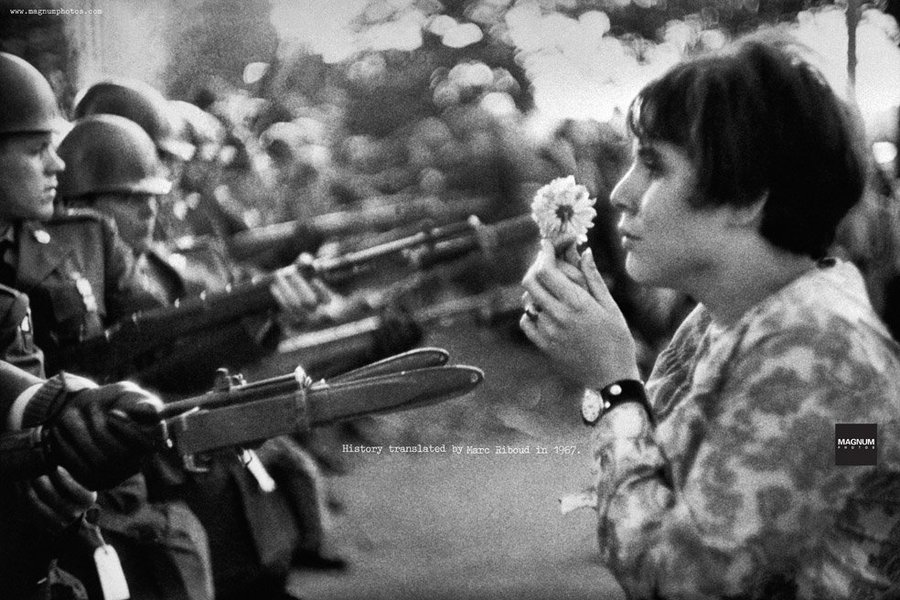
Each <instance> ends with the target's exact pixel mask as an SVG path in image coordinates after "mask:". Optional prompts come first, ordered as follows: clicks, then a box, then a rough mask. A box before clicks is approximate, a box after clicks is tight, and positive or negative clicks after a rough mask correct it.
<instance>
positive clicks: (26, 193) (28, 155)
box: [0, 133, 65, 221]
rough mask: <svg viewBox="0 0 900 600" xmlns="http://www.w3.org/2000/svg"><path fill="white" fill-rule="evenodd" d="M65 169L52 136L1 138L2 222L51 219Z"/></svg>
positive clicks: (0, 207)
mask: <svg viewBox="0 0 900 600" xmlns="http://www.w3.org/2000/svg"><path fill="white" fill-rule="evenodd" d="M64 168H65V163H64V162H63V161H62V159H61V158H60V157H59V155H58V154H56V147H55V144H54V141H53V137H52V135H51V134H49V133H25V134H14V135H9V136H0V219H3V220H5V221H20V220H28V219H37V220H46V219H49V218H50V217H51V216H52V215H53V200H54V198H56V176H57V175H58V174H59V173H61V172H62V170H63V169H64Z"/></svg>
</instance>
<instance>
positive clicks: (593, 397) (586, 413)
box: [581, 390, 603, 423]
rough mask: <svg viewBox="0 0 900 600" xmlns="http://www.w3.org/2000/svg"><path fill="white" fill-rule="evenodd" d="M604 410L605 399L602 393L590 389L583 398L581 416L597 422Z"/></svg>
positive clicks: (587, 420)
mask: <svg viewBox="0 0 900 600" xmlns="http://www.w3.org/2000/svg"><path fill="white" fill-rule="evenodd" d="M602 410H603V399H602V398H601V397H600V394H598V393H596V392H594V391H591V390H588V391H587V392H585V394H584V398H582V400H581V418H583V419H584V420H585V421H586V422H588V423H596V422H597V420H598V419H599V418H600V413H601V412H602Z"/></svg>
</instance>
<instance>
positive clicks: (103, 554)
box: [94, 544, 131, 600]
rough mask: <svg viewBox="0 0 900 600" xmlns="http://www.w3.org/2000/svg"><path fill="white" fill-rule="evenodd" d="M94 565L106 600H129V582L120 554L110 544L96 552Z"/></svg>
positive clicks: (99, 547) (100, 547)
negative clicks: (120, 560)
mask: <svg viewBox="0 0 900 600" xmlns="http://www.w3.org/2000/svg"><path fill="white" fill-rule="evenodd" d="M94 564H96V565H97V575H99V577H100V587H101V589H102V590H103V598H104V600H129V598H131V592H129V591H128V582H127V581H126V580H125V573H124V572H123V571H122V563H120V562H119V554H118V553H117V552H116V549H115V548H113V547H112V546H110V545H109V544H103V545H102V546H98V547H97V549H96V550H94Z"/></svg>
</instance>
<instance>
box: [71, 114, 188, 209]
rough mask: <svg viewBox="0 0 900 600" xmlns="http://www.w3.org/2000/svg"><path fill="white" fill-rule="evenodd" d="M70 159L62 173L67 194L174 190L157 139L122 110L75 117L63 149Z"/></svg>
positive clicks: (145, 192) (148, 192) (159, 192)
mask: <svg viewBox="0 0 900 600" xmlns="http://www.w3.org/2000/svg"><path fill="white" fill-rule="evenodd" d="M57 153H58V154H59V156H60V157H61V158H62V159H63V160H64V161H65V162H66V170H65V171H63V172H62V173H60V175H59V185H58V187H57V192H58V194H59V196H60V197H61V198H77V197H79V196H85V195H88V194H103V193H118V194H154V195H159V194H168V193H169V191H170V190H171V189H172V182H170V181H169V180H167V179H165V178H164V177H161V176H160V174H159V173H160V164H159V158H158V156H157V153H156V147H155V146H154V144H153V140H152V139H150V136H149V135H147V132H145V131H144V130H143V129H141V127H140V126H139V125H138V124H137V123H135V122H133V121H130V120H128V119H126V118H124V117H120V116H118V115H90V116H87V117H84V118H82V119H79V120H78V121H76V122H75V125H74V126H73V127H72V129H71V131H69V133H67V134H66V137H64V138H63V139H62V141H61V142H60V144H59V149H58V150H57Z"/></svg>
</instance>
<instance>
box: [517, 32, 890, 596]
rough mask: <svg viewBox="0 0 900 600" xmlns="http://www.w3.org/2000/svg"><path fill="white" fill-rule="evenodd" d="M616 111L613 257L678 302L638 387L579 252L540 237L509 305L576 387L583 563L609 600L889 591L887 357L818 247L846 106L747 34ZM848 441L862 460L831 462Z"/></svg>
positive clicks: (843, 185) (809, 71)
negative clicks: (601, 576)
mask: <svg viewBox="0 0 900 600" xmlns="http://www.w3.org/2000/svg"><path fill="white" fill-rule="evenodd" d="M628 124H629V127H630V130H631V132H632V133H633V135H634V158H633V164H632V165H631V167H630V170H629V171H628V172H627V173H626V175H625V176H624V177H623V179H622V180H621V181H620V182H619V184H618V186H617V187H616V188H615V190H614V191H613V193H612V197H611V198H612V202H613V204H614V205H615V207H616V208H618V209H619V210H620V211H621V213H622V214H621V218H620V221H619V231H620V233H621V235H622V244H623V247H624V249H625V252H626V269H627V271H628V274H629V275H630V276H631V277H632V278H633V279H635V280H636V281H637V282H638V283H641V284H645V285H652V286H662V287H668V288H674V289H676V290H679V291H681V292H684V293H686V294H688V295H690V296H691V297H692V298H694V299H695V300H697V301H698V303H699V304H698V306H697V308H696V309H695V310H694V311H693V312H692V313H691V314H690V315H689V316H688V317H687V318H686V320H685V321H684V323H683V324H682V325H681V327H680V328H679V330H678V331H677V333H676V334H675V336H674V338H673V339H672V341H671V343H670V345H669V346H668V347H667V348H666V350H664V351H663V352H662V354H661V355H660V356H659V358H658V359H657V362H656V364H655V366H654V369H653V372H652V373H651V375H650V377H649V379H648V381H647V383H646V386H644V385H643V384H642V383H641V382H640V381H639V374H638V370H637V367H636V366H635V357H634V344H633V342H632V340H631V338H630V336H629V334H628V328H627V326H626V324H625V321H624V318H623V317H622V314H621V312H620V311H619V310H618V307H617V306H616V305H615V303H614V302H613V301H612V299H611V297H610V295H609V293H608V291H607V290H606V288H605V287H604V284H603V280H602V278H600V276H599V274H598V273H597V271H596V268H595V266H594V263H593V259H592V257H591V255H590V252H586V253H584V254H582V255H581V257H580V258H577V259H576V258H574V257H575V256H576V255H575V254H574V253H570V254H568V256H569V259H568V260H566V259H557V258H556V256H555V255H554V251H553V250H552V248H549V247H547V248H544V249H542V252H541V254H540V255H539V257H538V259H537V261H536V263H535V264H534V265H533V266H532V268H531V269H530V270H529V272H528V274H527V275H526V276H525V279H524V286H525V288H526V290H527V292H528V295H529V298H530V303H529V305H528V306H527V309H526V314H525V315H524V316H523V317H522V320H521V326H522V328H523V330H524V331H525V333H526V334H527V335H528V337H529V338H530V339H531V340H532V341H533V342H534V343H535V344H536V345H537V346H538V347H540V348H541V349H542V350H543V351H544V352H546V353H547V355H548V356H549V357H550V358H551V359H552V360H553V361H554V362H555V363H556V364H557V365H559V367H560V369H561V371H562V372H563V373H564V374H566V375H568V376H569V377H571V378H572V379H574V380H576V381H578V382H579V383H581V384H582V385H584V386H585V388H587V391H586V393H585V396H584V400H583V404H582V417H583V419H584V420H585V422H587V423H589V424H591V425H592V427H593V433H592V444H593V452H594V458H595V463H594V467H595V475H596V477H595V480H594V484H595V485H594V489H593V490H592V494H590V495H588V496H587V497H586V499H585V503H587V504H592V505H594V507H595V508H596V510H597V511H598V516H599V523H598V532H599V538H600V546H601V554H602V557H603V560H604V561H605V563H606V564H607V565H608V567H609V568H610V569H611V571H612V572H613V573H614V574H615V576H616V577H617V579H618V580H619V582H620V583H621V585H622V586H623V588H624V589H625V590H626V593H627V595H628V597H629V598H658V597H664V598H691V599H694V598H723V597H729V598H731V597H739V598H782V597H784V598H787V597H790V598H795V597H796V598H818V599H825V598H875V597H887V596H883V594H888V595H889V594H890V593H892V592H891V591H890V590H892V589H893V590H894V592H893V593H896V589H895V588H897V587H898V586H900V565H898V563H897V561H896V556H898V555H900V436H898V433H900V427H898V418H900V354H898V348H897V346H896V345H895V344H894V343H893V342H892V341H891V339H890V336H889V335H888V332H887V331H886V329H885V328H884V326H883V325H882V324H881V323H880V322H879V320H878V318H877V317H876V316H875V314H874V312H873V311H872V308H871V305H870V304H869V300H868V298H867V296H866V292H865V288H864V286H863V282H862V279H861V277H860V274H859V272H858V271H857V270H856V268H855V267H854V266H853V265H851V264H849V263H843V262H839V261H836V260H834V259H830V258H828V257H827V252H828V248H829V245H830V243H831V242H832V239H833V236H834V232H835V229H836V227H837V224H838V222H839V221H840V220H841V218H842V217H843V216H844V214H845V213H846V212H847V211H848V210H849V209H850V207H852V206H853V205H854V204H855V203H856V202H857V200H858V199H859V197H860V195H861V192H862V188H863V181H864V168H865V167H864V161H863V159H862V155H861V152H860V150H859V147H860V145H859V143H858V140H857V137H856V134H855V130H854V128H853V127H852V123H851V119H850V118H849V116H848V111H847V109H846V108H845V107H844V105H843V104H842V103H841V101H840V100H839V99H838V98H836V97H835V95H834V93H833V92H832V90H831V89H830V88H829V86H828V84H827V83H826V82H825V81H824V80H823V78H822V77H821V75H820V74H819V73H818V72H817V71H816V70H814V69H813V68H812V67H811V66H810V65H809V64H808V63H807V62H804V61H803V60H801V59H800V58H799V57H798V55H797V53H796V52H794V51H792V50H791V49H789V48H788V46H787V45H785V44H775V43H772V42H771V41H770V42H768V43H766V42H764V41H761V40H760V39H755V40H744V41H743V42H741V43H739V44H737V45H736V46H734V47H732V48H730V49H727V50H726V51H723V52H722V53H719V54H715V55H710V56H705V57H701V58H698V59H695V60H693V61H690V62H686V63H683V64H680V65H678V66H676V67H674V68H673V69H672V70H671V71H670V72H668V73H667V74H666V75H664V76H663V77H662V78H660V79H659V80H656V81H654V82H652V83H650V84H649V85H647V86H646V87H645V88H644V89H643V90H642V91H641V92H640V93H639V94H638V97H637V98H636V99H635V100H634V102H633V104H632V105H631V107H630V110H629V113H628ZM844 424H864V431H867V432H871V435H863V436H861V437H858V436H855V435H845V434H843V433H841V432H842V431H843V429H841V427H839V425H844ZM875 431H877V434H876V433H874V432H875ZM851 437H852V439H850V438H851ZM838 442H847V444H841V445H838ZM853 442H859V443H860V444H861V446H862V445H865V446H867V447H866V448H863V447H856V446H852V449H853V451H854V453H856V454H855V455H856V458H859V457H860V454H859V453H858V451H862V450H871V446H877V450H876V451H875V452H874V453H873V454H875V456H876V457H877V462H875V461H872V460H871V458H870V456H869V455H868V454H864V455H863V457H862V459H860V460H855V459H851V460H855V462H862V463H865V464H864V465H863V466H841V464H840V463H841V462H842V461H839V460H838V459H839V458H840V455H841V453H842V452H844V451H845V450H846V447H845V446H848V445H849V444H852V443H853ZM865 442H870V444H864V443H865Z"/></svg>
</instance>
